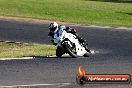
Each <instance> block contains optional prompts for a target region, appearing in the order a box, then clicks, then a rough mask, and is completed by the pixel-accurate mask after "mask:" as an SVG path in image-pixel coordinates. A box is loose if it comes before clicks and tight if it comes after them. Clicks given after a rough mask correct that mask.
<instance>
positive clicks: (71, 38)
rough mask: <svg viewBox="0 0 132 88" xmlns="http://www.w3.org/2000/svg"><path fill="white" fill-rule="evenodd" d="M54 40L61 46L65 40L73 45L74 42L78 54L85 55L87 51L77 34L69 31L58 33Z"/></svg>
mask: <svg viewBox="0 0 132 88" xmlns="http://www.w3.org/2000/svg"><path fill="white" fill-rule="evenodd" d="M54 42H55V43H57V46H61V47H62V43H63V42H67V43H68V44H69V45H70V46H71V47H72V46H73V45H72V44H74V45H75V50H76V51H75V52H76V55H77V56H83V55H84V54H85V53H86V52H87V51H86V50H85V48H84V47H83V46H82V45H81V44H80V42H79V41H78V39H76V36H75V35H73V34H71V33H67V32H66V31H65V30H64V31H63V32H62V33H56V34H55V35H54Z"/></svg>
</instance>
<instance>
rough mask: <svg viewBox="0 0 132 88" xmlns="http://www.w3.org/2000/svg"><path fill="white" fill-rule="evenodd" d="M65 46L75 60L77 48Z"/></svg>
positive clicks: (66, 44) (65, 44)
mask: <svg viewBox="0 0 132 88" xmlns="http://www.w3.org/2000/svg"><path fill="white" fill-rule="evenodd" d="M64 46H65V49H66V52H67V53H68V54H69V55H70V56H72V57H73V58H76V57H77V55H76V50H75V47H71V46H70V45H69V44H68V43H64Z"/></svg>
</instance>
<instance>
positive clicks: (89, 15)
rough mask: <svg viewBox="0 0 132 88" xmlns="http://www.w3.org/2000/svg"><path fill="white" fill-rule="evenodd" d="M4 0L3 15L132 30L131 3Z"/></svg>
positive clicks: (0, 10) (0, 3) (0, 5)
mask: <svg viewBox="0 0 132 88" xmlns="http://www.w3.org/2000/svg"><path fill="white" fill-rule="evenodd" d="M115 1H116V2H115ZM115 1H114V0H0V15H1V16H16V17H31V18H39V19H46V20H55V21H56V20H57V21H62V22H73V23H81V24H87V25H88V24H95V25H110V26H127V27H132V3H131V1H130V0H129V1H127V0H115Z"/></svg>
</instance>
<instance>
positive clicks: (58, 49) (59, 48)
mask: <svg viewBox="0 0 132 88" xmlns="http://www.w3.org/2000/svg"><path fill="white" fill-rule="evenodd" d="M64 53H65V52H64V50H63V49H62V48H61V47H60V46H58V47H57V49H56V56H57V57H61V56H62V55H63V54H64Z"/></svg>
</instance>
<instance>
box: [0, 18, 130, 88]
mask: <svg viewBox="0 0 132 88" xmlns="http://www.w3.org/2000/svg"><path fill="white" fill-rule="evenodd" d="M47 27H48V25H47V24H46V23H41V24H40V23H32V22H22V21H14V20H3V19H0V40H4V41H9V40H10V41H17V42H28V43H47V44H50V38H49V37H48V36H47V33H48V30H47ZM74 27H75V28H76V29H78V33H79V35H81V36H82V37H83V38H85V39H86V40H87V42H88V44H89V45H88V46H89V48H91V49H94V50H97V51H99V53H98V54H95V55H92V56H90V57H88V58H83V57H79V58H70V57H64V58H54V57H52V58H46V57H38V56H36V57H35V58H34V59H32V60H7V61H0V87H11V86H12V87H15V85H21V86H22V85H36V86H37V88H80V87H81V88H132V84H131V83H130V84H86V85H84V86H79V85H78V84H76V74H77V71H78V67H79V66H80V65H82V66H83V67H84V68H85V70H86V71H87V73H88V74H90V73H91V74H92V73H93V74H96V73H97V74H111V73H112V74H130V75H132V58H131V57H132V36H131V35H132V31H131V30H118V29H112V28H94V27H91V28H90V27H79V26H74Z"/></svg>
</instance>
